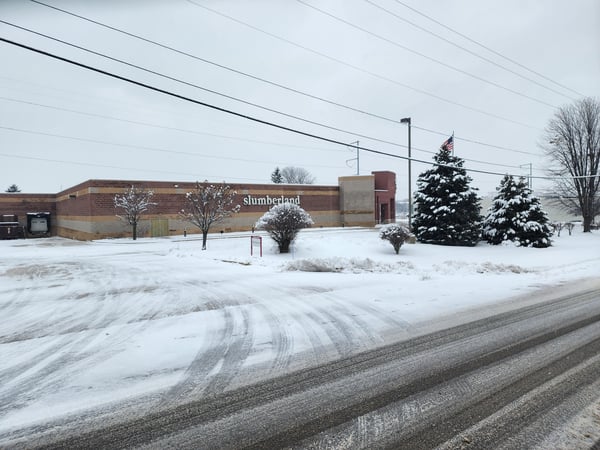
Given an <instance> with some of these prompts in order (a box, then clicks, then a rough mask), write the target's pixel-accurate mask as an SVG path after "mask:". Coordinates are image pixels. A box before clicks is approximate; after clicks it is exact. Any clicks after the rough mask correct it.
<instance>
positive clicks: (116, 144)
mask: <svg viewBox="0 0 600 450" xmlns="http://www.w3.org/2000/svg"><path fill="white" fill-rule="evenodd" d="M0 129H1V130H7V131H13V132H17V133H28V134H36V135H38V136H47V137H54V138H61V139H69V140H72V141H79V142H87V143H91V144H102V145H110V146H113V147H121V148H132V149H136V150H146V151H150V152H159V153H168V154H173V155H186V156H195V157H199V158H208V159H220V160H226V161H240V162H245V163H271V162H272V161H261V160H259V159H244V158H232V157H228V156H213V155H206V154H202V153H194V152H186V151H183V150H170V149H165V148H158V147H148V146H143V145H133V144H123V143H120V142H111V141H103V140H99V139H90V138H84V137H79V136H69V135H65V134H56V133H47V132H45V131H38V130H28V129H24V128H16V127H6V126H2V125H0ZM279 164H281V165H284V164H289V165H291V164H292V163H284V162H279ZM311 167H322V168H328V169H337V168H338V167H339V166H322V165H318V164H311Z"/></svg>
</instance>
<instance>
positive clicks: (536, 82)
mask: <svg viewBox="0 0 600 450" xmlns="http://www.w3.org/2000/svg"><path fill="white" fill-rule="evenodd" d="M363 1H364V2H366V3H368V4H370V5H372V6H373V7H375V8H377V9H379V10H381V11H384V12H386V13H387V14H389V15H391V16H393V17H395V18H396V19H398V20H401V21H402V22H404V23H407V24H409V25H411V26H413V27H415V28H417V29H419V30H421V31H423V32H425V33H427V34H430V35H431V36H434V37H436V38H437V39H440V40H442V41H444V42H446V43H448V44H450V45H452V46H454V47H456V48H459V49H461V50H463V51H464V52H466V53H468V54H470V55H472V56H475V57H476V58H479V59H481V60H482V61H485V62H487V63H489V64H492V65H493V66H495V67H498V68H499V69H502V70H504V71H506V72H509V73H512V74H513V75H516V76H518V77H520V78H522V79H524V80H527V81H529V82H530V83H533V84H535V85H537V86H540V87H542V88H544V89H547V90H549V91H551V92H554V93H555V94H558V95H561V96H563V97H566V98H568V99H570V100H575V99H574V98H573V97H570V96H568V95H567V94H564V93H562V92H560V91H557V90H556V89H553V88H551V87H548V86H546V85H544V84H542V83H540V82H539V81H536V80H534V79H533V78H528V77H526V76H525V75H523V74H521V73H519V72H517V71H515V70H512V69H509V68H508V67H506V66H503V65H502V64H498V63H497V62H496V61H494V60H492V59H489V58H486V57H485V56H483V55H480V54H479V53H476V52H474V51H472V50H470V49H468V48H466V47H464V46H462V45H460V44H457V43H456V42H454V41H451V40H450V39H447V38H445V37H444V36H442V35H439V34H437V33H435V32H433V31H431V30H428V29H427V28H425V27H422V26H421V25H418V24H416V23H414V22H412V21H410V20H408V19H406V18H405V17H402V16H401V15H399V14H396V13H395V12H393V11H391V10H389V9H387V8H384V7H383V6H381V5H378V4H377V3H375V2H373V1H372V0H363ZM411 9H412V10H413V11H415V12H416V10H415V9H414V8H411ZM421 15H424V14H421ZM438 23H439V22H438ZM446 28H448V27H446ZM448 29H450V28H448ZM480 45H481V44H480ZM484 48H485V47H484Z"/></svg>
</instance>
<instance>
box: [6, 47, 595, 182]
mask: <svg viewBox="0 0 600 450" xmlns="http://www.w3.org/2000/svg"><path fill="white" fill-rule="evenodd" d="M0 41H1V42H5V43H7V44H10V45H13V46H15V47H19V48H22V49H24V50H28V51H31V52H34V53H37V54H40V55H43V56H46V57H49V58H52V59H55V60H58V61H62V62H65V63H68V64H71V65H73V66H76V67H79V68H82V69H86V70H89V71H92V72H96V73H99V74H101V75H104V76H107V77H110V78H114V79H117V80H120V81H124V82H126V83H129V84H133V85H135V86H139V87H142V88H145V89H148V90H151V91H154V92H158V93H160V94H164V95H167V96H170V97H173V98H176V99H178V100H183V101H186V102H190V103H194V104H196V105H200V106H204V107H206V108H209V109H212V110H214V111H220V112H222V113H225V114H229V115H232V116H234V117H239V118H242V119H246V120H249V121H252V122H255V123H259V124H262V125H266V126H269V127H272V128H276V129H279V130H283V131H287V132H290V133H294V134H297V135H300V136H305V137H309V138H312V139H317V140H320V141H323V142H329V143H331V144H336V145H340V146H343V147H348V143H347V142H342V141H339V140H336V139H332V138H328V137H325V136H320V135H316V134H314V133H309V132H306V131H302V130H298V129H295V128H291V127H288V126H285V125H281V124H277V123H275V122H270V121H267V120H263V119H259V118H257V117H253V116H249V115H247V114H243V113H239V112H236V111H233V110H230V109H227V108H223V107H220V106H217V105H213V104H210V103H206V102H203V101H201V100H196V99H193V98H191V97H187V96H184V95H181V94H177V93H175V92H172V91H168V90H166V89H163V88H159V87H157V86H152V85H150V84H147V83H144V82H141V81H136V80H133V79H131V78H128V77H125V76H122V75H118V74H116V73H113V72H109V71H107V70H104V69H100V68H98V67H94V66H91V65H89V64H85V63H82V62H79V61H75V60H72V59H69V58H66V57H63V56H59V55H56V54H54V53H50V52H47V51H45V50H41V49H38V48H35V47H31V46H29V45H26V44H23V43H20V42H16V41H13V40H10V39H7V38H4V37H0ZM357 148H358V149H359V150H362V151H364V152H368V153H373V154H377V155H381V156H387V157H390V158H395V159H402V160H410V161H413V162H418V163H423V164H432V163H431V162H429V161H423V160H420V159H415V158H408V157H406V156H401V155H394V154H392V153H387V152H383V151H380V150H375V149H371V148H367V147H360V146H357ZM433 165H436V166H440V167H449V168H453V169H454V168H455V167H454V166H446V165H444V164H439V163H433ZM465 170H466V171H469V172H474V173H481V174H487V175H499V176H504V175H507V174H506V173H498V172H490V171H485V170H476V169H465ZM513 176H519V175H513ZM599 176H600V175H593V176H581V177H568V178H564V177H561V178H560V179H573V178H596V177H599ZM530 178H536V179H548V180H553V179H559V178H557V177H540V176H532V177H530Z"/></svg>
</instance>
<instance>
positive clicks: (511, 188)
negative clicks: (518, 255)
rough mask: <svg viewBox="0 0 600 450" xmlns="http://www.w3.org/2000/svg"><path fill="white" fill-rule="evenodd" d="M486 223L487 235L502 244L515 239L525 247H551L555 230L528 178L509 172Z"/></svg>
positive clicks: (501, 183) (484, 234)
mask: <svg viewBox="0 0 600 450" xmlns="http://www.w3.org/2000/svg"><path fill="white" fill-rule="evenodd" d="M496 190H497V191H498V193H497V194H496V196H495V197H494V201H493V202H492V205H491V206H490V207H489V208H488V211H487V215H486V218H485V220H484V223H483V238H484V239H485V240H486V241H487V242H488V243H490V244H494V245H498V244H500V243H502V242H505V241H512V242H514V243H515V244H516V245H518V246H523V247H537V248H543V247H549V246H550V245H551V243H552V241H551V240H550V236H552V229H551V227H550V222H549V220H548V216H547V215H546V213H545V212H544V211H543V210H542V206H541V204H540V201H539V199H538V198H537V197H535V196H533V195H531V190H530V189H529V187H528V186H527V182H526V181H525V179H524V178H522V177H521V178H519V180H515V179H514V178H513V176H512V175H505V176H504V178H503V179H502V181H501V182H500V186H499V187H497V188H496Z"/></svg>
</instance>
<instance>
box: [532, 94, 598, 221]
mask: <svg viewBox="0 0 600 450" xmlns="http://www.w3.org/2000/svg"><path fill="white" fill-rule="evenodd" d="M545 142H547V143H545V144H543V145H542V147H543V148H544V150H545V151H546V153H547V154H548V155H549V156H550V158H552V160H553V161H554V162H555V163H556V164H558V168H556V169H553V170H551V173H552V175H554V176H556V177H558V181H556V183H555V184H556V186H555V188H556V191H557V196H558V200H559V202H560V204H561V205H563V206H564V207H565V208H566V209H567V210H569V211H570V212H578V213H580V214H581V216H582V217H583V231H584V232H589V231H590V230H591V225H592V223H593V222H594V217H595V216H596V215H598V213H600V196H599V194H600V102H599V101H598V100H595V99H592V98H585V99H583V100H579V101H577V102H575V103H574V104H573V105H569V106H565V107H563V108H560V109H559V110H558V112H557V113H556V114H555V116H554V118H553V119H552V120H551V121H550V123H549V124H548V126H547V127H546V131H545Z"/></svg>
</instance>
